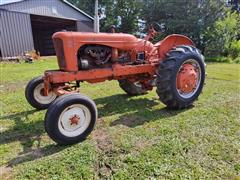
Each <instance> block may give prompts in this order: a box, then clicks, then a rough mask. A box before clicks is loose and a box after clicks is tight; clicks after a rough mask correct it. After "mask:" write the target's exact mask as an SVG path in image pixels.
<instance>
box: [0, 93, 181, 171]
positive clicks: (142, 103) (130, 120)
mask: <svg viewBox="0 0 240 180" xmlns="http://www.w3.org/2000/svg"><path fill="white" fill-rule="evenodd" d="M94 101H95V102H96V104H97V105H98V106H99V108H98V112H99V117H105V116H110V115H114V114H120V117H119V119H117V120H116V121H114V122H112V123H111V124H110V125H111V126H116V125H119V124H122V125H125V126H128V127H136V126H139V125H142V124H144V123H146V122H149V121H154V120H159V119H162V118H167V117H171V116H175V115H177V114H178V113H181V112H183V111H185V110H178V111H176V110H175V111H173V110H168V109H167V108H165V107H164V108H162V109H157V110H156V109H155V110H153V108H152V107H153V106H156V105H158V104H159V103H161V102H160V101H159V100H158V99H148V98H146V97H144V96H142V97H137V98H135V97H134V98H133V97H129V96H127V95H125V94H118V95H113V96H109V97H103V98H97V99H95V100H94ZM35 112H37V110H30V111H24V112H21V113H17V114H12V115H8V116H4V117H0V120H3V119H10V120H13V121H14V122H15V125H14V127H13V128H11V129H9V130H6V131H4V132H3V133H1V137H0V144H7V143H11V142H14V141H16V140H18V141H20V143H21V145H22V147H23V151H22V152H21V153H19V154H18V156H17V157H15V158H13V159H12V160H10V161H9V162H8V166H9V167H12V166H14V165H17V164H20V163H23V162H27V161H33V160H35V159H39V158H41V157H45V156H48V155H52V154H54V153H57V152H59V151H61V150H63V149H64V148H67V147H68V146H56V145H54V144H52V145H47V146H45V147H40V143H41V135H42V134H43V133H45V130H44V128H43V121H42V120H38V121H34V122H31V121H30V120H29V116H30V115H32V114H34V113H35ZM29 121H30V123H29Z"/></svg>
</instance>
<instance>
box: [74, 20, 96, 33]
mask: <svg viewBox="0 0 240 180" xmlns="http://www.w3.org/2000/svg"><path fill="white" fill-rule="evenodd" d="M77 31H79V32H93V23H92V22H89V21H77Z"/></svg>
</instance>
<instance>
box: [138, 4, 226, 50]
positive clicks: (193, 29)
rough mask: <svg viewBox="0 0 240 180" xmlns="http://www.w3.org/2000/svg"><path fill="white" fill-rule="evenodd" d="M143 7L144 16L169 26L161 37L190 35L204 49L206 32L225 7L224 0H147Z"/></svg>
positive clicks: (150, 20)
mask: <svg viewBox="0 0 240 180" xmlns="http://www.w3.org/2000/svg"><path fill="white" fill-rule="evenodd" d="M145 2H146V3H145V6H144V9H143V18H144V19H145V20H146V22H147V23H148V24H150V23H151V22H154V21H156V22H159V23H164V24H165V25H166V27H167V29H166V31H165V32H164V33H162V35H161V36H160V38H162V37H165V36H166V35H169V34H173V33H178V34H183V35H186V36H188V37H190V38H191V39H192V40H193V41H194V42H195V43H196V45H197V47H198V48H200V49H201V50H203V51H204V49H205V47H206V40H207V39H206V37H205V36H204V33H205V31H206V29H207V28H208V27H212V26H213V25H214V22H215V21H216V19H217V18H218V17H220V16H221V12H222V10H223V9H224V5H225V4H224V3H223V2H222V1H216V0H208V1H202V2H201V3H200V2H199V1H189V0H182V1H173V0H171V1H167V0H147V1H145Z"/></svg>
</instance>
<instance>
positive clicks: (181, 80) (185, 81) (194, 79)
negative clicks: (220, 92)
mask: <svg viewBox="0 0 240 180" xmlns="http://www.w3.org/2000/svg"><path fill="white" fill-rule="evenodd" d="M198 78H199V77H198V69H197V68H195V66H193V65H192V64H184V65H183V66H182V67H181V69H180V71H179V72H178V74H177V89H178V90H179V91H180V92H181V93H191V92H193V91H194V90H195V89H196V86H197V83H198Z"/></svg>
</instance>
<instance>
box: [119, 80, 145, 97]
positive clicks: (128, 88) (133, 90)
mask: <svg viewBox="0 0 240 180" xmlns="http://www.w3.org/2000/svg"><path fill="white" fill-rule="evenodd" d="M118 82H119V86H120V87H121V88H122V90H124V91H125V92H126V93H127V94H128V95H130V96H137V95H142V94H146V93H147V90H146V89H144V88H143V86H142V84H141V83H139V82H134V83H133V82H130V81H128V80H127V79H121V80H119V81H118Z"/></svg>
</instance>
